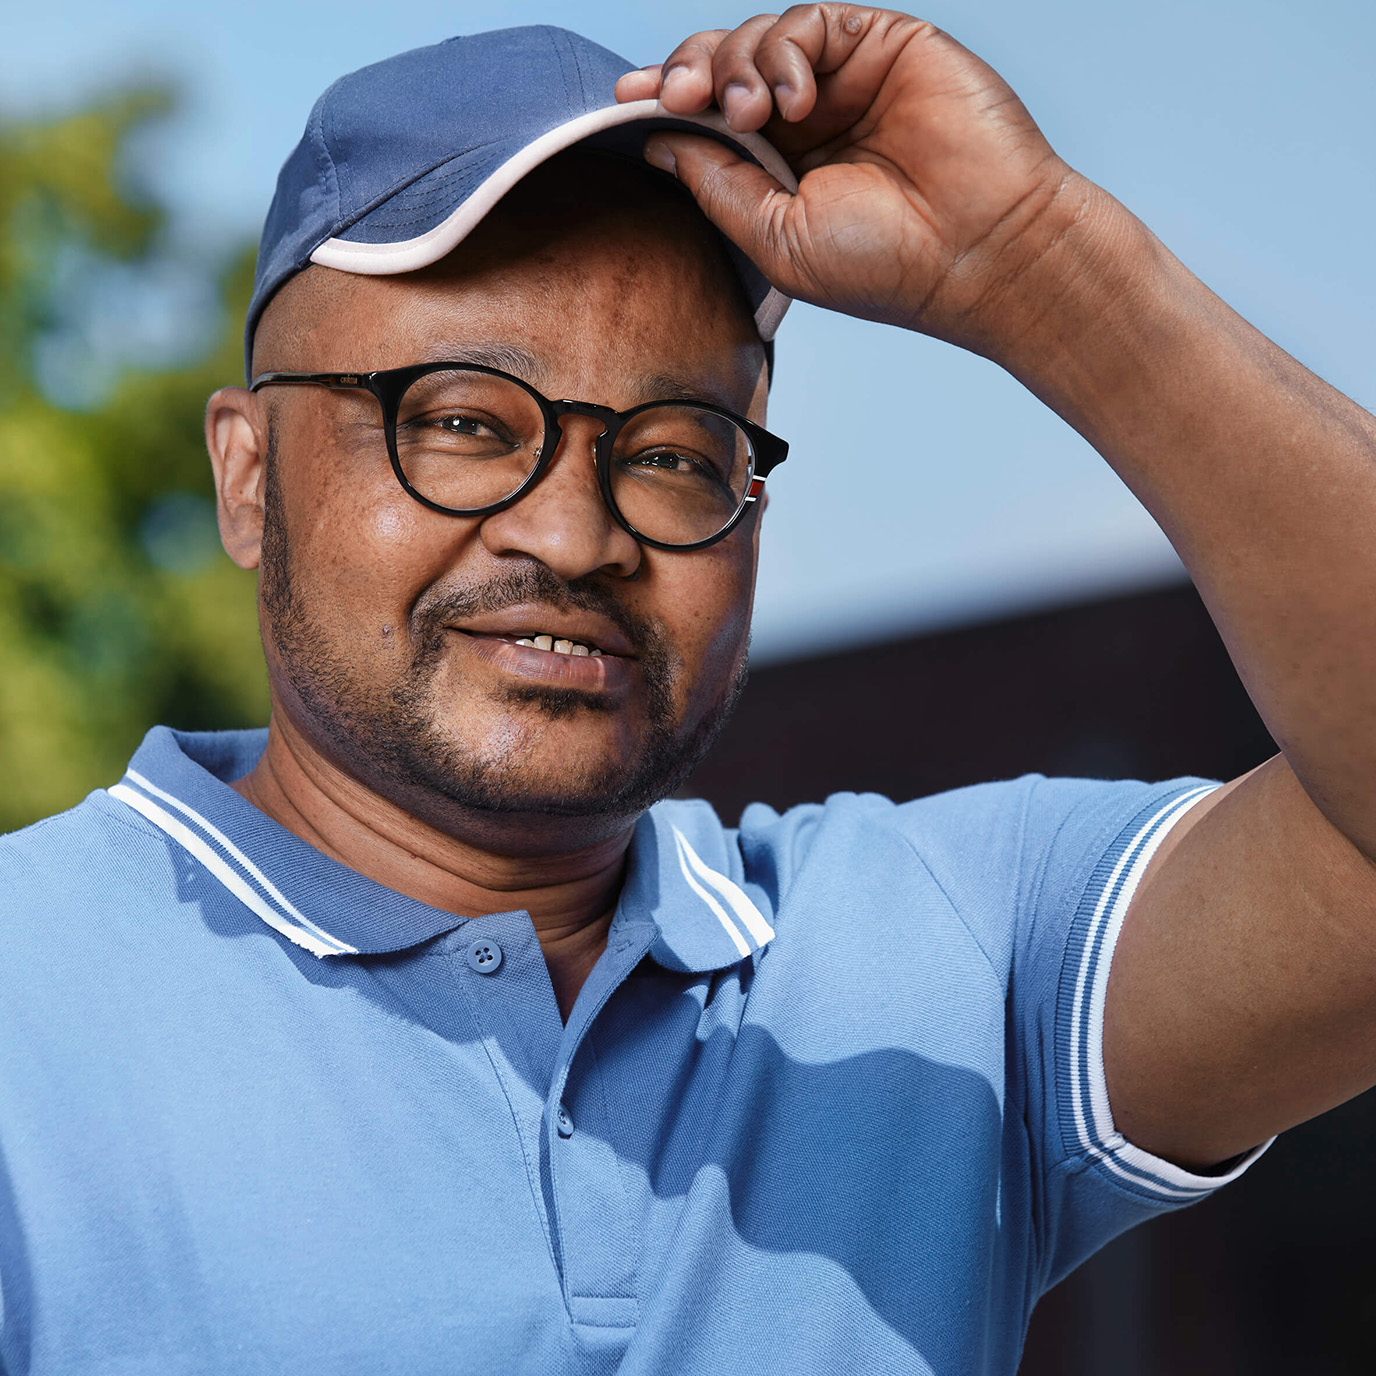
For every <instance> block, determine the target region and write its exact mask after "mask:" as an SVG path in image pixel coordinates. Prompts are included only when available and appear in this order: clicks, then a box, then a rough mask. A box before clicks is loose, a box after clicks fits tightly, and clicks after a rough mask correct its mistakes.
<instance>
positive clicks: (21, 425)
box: [0, 92, 267, 831]
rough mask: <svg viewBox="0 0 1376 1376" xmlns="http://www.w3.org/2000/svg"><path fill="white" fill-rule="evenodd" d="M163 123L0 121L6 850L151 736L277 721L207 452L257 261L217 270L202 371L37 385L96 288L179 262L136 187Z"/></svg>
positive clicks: (158, 105)
mask: <svg viewBox="0 0 1376 1376" xmlns="http://www.w3.org/2000/svg"><path fill="white" fill-rule="evenodd" d="M168 108H169V102H168V100H167V98H166V96H165V95H162V94H160V93H157V92H138V93H131V94H125V95H121V96H119V97H115V98H111V99H108V100H105V101H103V102H101V103H100V104H98V105H97V106H94V107H92V108H90V109H87V110H83V111H81V112H79V113H76V114H73V115H69V116H66V117H63V118H59V119H52V120H45V121H28V122H19V121H11V122H0V831H3V830H6V829H9V828H13V827H16V826H20V825H23V824H25V823H27V822H29V821H32V820H34V819H36V818H38V817H41V816H44V815H46V814H48V813H51V812H54V811H57V810H60V809H61V808H64V807H67V806H70V805H71V804H73V803H75V802H77V801H78V800H79V799H80V798H81V797H82V796H83V795H84V794H85V793H86V792H88V791H89V790H90V789H92V788H96V787H100V786H102V785H104V784H107V783H110V782H112V781H113V780H114V779H115V778H117V777H118V776H119V774H120V772H121V770H122V767H123V764H124V762H125V761H126V760H127V758H128V756H129V754H130V753H131V752H132V750H133V748H134V747H135V746H136V745H137V744H138V741H139V739H140V737H141V735H142V733H143V732H144V731H145V730H146V729H147V728H148V727H149V726H150V725H151V724H153V723H155V722H159V721H161V722H168V723H170V724H173V725H177V726H183V727H189V728H214V727H223V726H238V725H248V724H258V723H261V722H263V721H264V720H266V711H267V695H266V686H265V682H264V675H263V669H262V660H261V654H260V651H259V647H258V639H257V627H256V622H255V616H254V587H253V579H252V577H251V576H250V575H248V574H245V573H243V572H242V571H240V570H239V569H237V568H235V567H234V565H233V564H231V563H230V561H229V560H228V559H227V558H226V557H225V555H224V554H223V552H221V551H220V549H219V544H218V539H217V536H216V533H215V521H214V501H213V492H212V486H211V481H210V472H209V466H208V463H207V460H206V457H205V449H204V445H203V442H202V438H201V417H202V413H203V409H204V405H205V399H206V397H207V396H208V395H209V393H210V392H211V391H213V390H214V388H215V387H216V386H219V385H221V384H222V383H224V382H225V381H228V380H234V379H235V378H237V377H238V376H239V373H240V369H241V362H240V353H239V330H240V327H241V322H242V320H243V308H244V305H245V303H246V302H247V299H248V294H249V288H250V283H251V275H252V258H251V255H250V254H248V253H243V254H240V255H239V256H238V257H237V258H236V259H235V260H234V261H233V262H232V263H230V264H229V265H228V266H223V265H222V266H221V268H220V271H219V280H218V296H219V301H220V311H221V319H220V321H219V322H217V323H218V327H219V334H220V339H219V342H218V344H216V345H215V346H214V347H213V348H211V349H209V350H208V351H207V352H206V353H205V356H204V357H200V358H197V359H195V360H192V361H190V362H188V363H186V364H185V365H184V366H178V367H175V368H171V369H166V370H153V369H149V368H146V367H145V368H139V367H133V366H129V367H125V368H123V369H122V370H121V371H120V372H119V373H118V375H117V376H116V377H115V378H114V379H113V380H112V381H111V382H110V383H109V385H108V386H106V387H105V388H104V389H103V390H102V391H101V393H100V395H99V396H98V398H97V399H96V400H94V401H91V402H90V403H89V404H82V405H73V404H70V403H68V404H64V403H63V402H62V401H61V400H60V398H55V397H54V395H53V388H52V387H51V385H49V386H47V387H46V388H45V387H44V386H40V382H39V379H40V374H41V372H42V369H41V367H40V362H41V358H42V350H43V348H44V345H45V343H50V342H51V341H52V340H53V339H54V337H55V336H57V335H59V334H60V333H61V332H62V331H63V330H67V331H73V330H75V331H78V332H79V330H80V329H81V326H82V316H81V310H82V295H83V292H85V291H87V290H88V289H89V288H90V286H91V284H92V283H93V282H94V281H96V280H97V279H98V277H99V274H100V273H102V272H109V271H111V270H112V269H114V268H116V267H122V268H123V270H125V271H130V270H132V271H134V272H139V271H145V270H147V271H149V272H151V271H153V270H154V269H156V267H157V265H158V261H159V255H160V254H164V253H166V251H167V250H166V248H165V247H164V245H165V235H163V234H162V233H161V232H160V231H162V229H163V227H164V223H165V218H166V211H165V208H164V207H161V206H159V205H157V204H154V203H152V202H151V201H150V200H149V199H148V198H147V197H144V196H140V195H139V194H137V193H136V192H135V191H134V190H132V189H131V188H130V186H129V185H128V183H127V180H126V179H125V177H124V176H123V175H122V167H123V163H124V157H125V154H126V151H127V149H128V146H129V141H130V139H131V137H132V136H133V135H134V134H135V133H136V132H137V131H138V130H139V129H140V128H141V127H142V126H143V125H145V124H146V123H147V122H148V121H149V120H152V119H155V118H160V117H162V116H163V115H164V114H165V113H166V111H167V110H168ZM208 270H209V271H214V269H208Z"/></svg>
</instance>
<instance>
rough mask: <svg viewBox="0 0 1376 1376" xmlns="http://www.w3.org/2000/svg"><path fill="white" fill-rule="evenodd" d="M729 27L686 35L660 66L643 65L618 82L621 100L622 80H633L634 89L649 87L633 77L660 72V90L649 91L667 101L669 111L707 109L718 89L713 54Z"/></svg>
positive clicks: (650, 93)
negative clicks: (714, 78)
mask: <svg viewBox="0 0 1376 1376" xmlns="http://www.w3.org/2000/svg"><path fill="white" fill-rule="evenodd" d="M727 33H728V30H726V29H708V30H705V31H704V32H702V33H695V34H693V36H692V37H691V38H685V39H684V40H683V42H682V43H680V44H679V45H678V47H677V48H675V49H674V50H673V52H671V53H670V54H669V56H668V57H667V58H665V59H664V62H663V63H662V64H661V65H660V67H659V68H658V69H656V68H653V67H646V68H643V69H642V70H641V71H639V72H628V73H627V74H626V75H625V76H623V77H622V78H621V82H618V84H617V99H618V100H624V99H627V97H624V96H622V95H621V85H622V83H628V82H632V84H633V87H634V89H636V90H642V89H645V87H646V83H644V82H642V81H635V82H633V80H632V79H633V78H638V77H644V76H645V75H646V74H648V73H653V72H656V71H657V81H656V86H657V89H654V90H649V91H647V94H648V95H656V96H658V97H659V99H660V100H661V101H662V102H663V104H664V108H665V109H666V110H672V111H673V112H674V114H676V115H696V114H700V113H701V112H702V111H703V110H705V109H706V108H707V107H708V106H709V105H710V104H711V103H712V101H713V98H714V96H715V91H714V90H713V87H712V54H713V53H714V52H716V50H717V45H718V44H719V43H720V42H721V41H722V39H723V38H725V37H726V36H727Z"/></svg>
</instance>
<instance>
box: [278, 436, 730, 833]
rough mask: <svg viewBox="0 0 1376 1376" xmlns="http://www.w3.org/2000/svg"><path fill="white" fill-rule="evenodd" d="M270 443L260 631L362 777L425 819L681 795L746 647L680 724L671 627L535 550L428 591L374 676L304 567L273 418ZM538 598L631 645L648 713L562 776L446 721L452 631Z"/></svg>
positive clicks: (549, 696)
mask: <svg viewBox="0 0 1376 1376" xmlns="http://www.w3.org/2000/svg"><path fill="white" fill-rule="evenodd" d="M268 441H269V442H268V452H267V456H266V464H265V468H266V472H265V476H264V495H263V542H262V556H261V560H260V565H259V598H260V602H261V606H262V614H263V621H264V639H265V640H268V639H269V638H270V640H271V646H272V649H273V650H275V652H276V659H277V663H278V666H279V669H280V671H281V672H282V673H283V675H284V676H285V678H286V680H287V682H288V683H289V684H290V685H291V688H292V690H293V692H294V693H295V695H296V697H297V699H298V701H299V703H300V705H301V708H302V710H303V711H304V712H305V713H306V715H307V716H308V718H309V720H310V725H311V728H312V730H313V732H314V733H315V734H316V735H317V736H318V737H319V738H320V739H321V742H322V744H324V745H326V746H327V747H329V748H330V750H331V753H332V754H334V755H335V756H336V757H337V759H338V760H339V761H340V762H341V763H343V764H345V766H346V768H348V769H349V772H351V773H355V774H357V773H359V770H358V768H357V766H358V765H363V766H364V768H365V769H366V772H367V774H368V775H369V776H370V777H367V778H364V779H362V780H361V781H362V782H364V783H366V784H368V785H369V786H370V787H375V788H377V791H380V792H382V793H384V795H390V796H392V798H393V801H396V802H399V803H401V804H402V805H403V806H405V807H406V808H407V809H408V810H410V811H412V812H414V813H417V814H418V815H420V814H430V816H438V815H440V814H442V813H443V812H446V811H448V810H449V807H453V806H458V807H460V808H463V809H466V810H471V811H477V812H483V813H526V814H537V815H544V816H549V817H588V818H592V817H608V818H620V817H628V816H633V815H637V814H639V813H641V812H643V811H645V809H646V808H648V807H650V806H651V805H652V804H653V803H656V802H658V801H659V800H660V799H661V798H666V797H668V796H669V795H670V794H672V793H674V792H675V791H676V790H677V789H678V788H679V787H680V786H681V785H682V784H683V783H684V781H685V780H686V779H687V778H688V776H689V775H690V774H691V773H692V772H693V770H694V769H695V768H696V767H697V765H698V764H699V763H700V762H701V760H702V758H703V756H704V755H706V754H707V752H708V751H709V750H710V749H711V747H712V744H713V742H714V741H715V740H716V738H717V736H718V735H719V734H720V732H721V729H722V727H723V726H725V724H726V722H727V720H728V718H729V717H730V715H731V713H732V711H733V710H734V708H735V706H736V703H737V701H738V700H739V698H740V694H741V691H742V689H743V688H744V687H745V681H746V672H747V670H746V657H745V655H742V656H741V660H740V664H739V666H738V668H737V670H736V672H735V674H734V675H733V677H732V679H731V681H730V682H729V683H728V684H727V685H726V686H725V687H724V688H723V689H722V690H721V691H720V692H719V693H718V694H717V696H716V698H715V699H714V700H713V701H712V702H710V704H709V706H708V707H707V709H706V710H705V711H703V712H702V713H701V714H700V715H699V716H698V718H697V719H696V720H695V721H688V722H682V721H679V720H678V717H677V715H676V713H675V710H674V700H675V696H676V695H675V688H676V687H677V685H678V682H679V680H680V679H681V678H682V677H683V673H684V670H683V668H682V664H681V660H680V659H679V657H678V656H676V655H675V654H674V653H673V652H672V649H671V647H670V644H669V642H668V640H667V638H666V636H665V635H664V633H663V631H662V630H661V629H660V628H659V627H658V626H657V625H655V624H654V623H653V622H652V621H649V620H647V619H645V618H642V617H638V616H635V615H633V614H632V613H631V612H629V611H628V610H627V609H626V608H625V607H624V606H622V605H621V603H620V602H619V601H618V600H617V599H616V597H615V595H614V594H613V593H612V591H611V590H610V589H609V588H608V587H607V586H606V585H605V584H604V583H603V582H601V581H597V580H594V579H590V578H582V579H576V580H572V581H565V580H564V579H561V578H560V577H559V576H558V575H556V574H555V573H553V572H552V571H551V570H550V569H549V568H548V567H547V566H546V565H544V564H541V563H539V562H538V561H536V560H534V559H531V560H529V561H526V562H523V563H521V564H519V565H517V566H515V567H513V568H512V569H511V570H509V571H508V572H507V573H505V574H503V575H502V576H501V577H499V578H494V579H489V580H487V581H484V582H483V583H481V584H478V585H469V586H465V587H462V588H454V587H443V586H439V585H437V586H435V587H432V588H430V589H428V590H427V591H426V592H425V593H423V594H422V595H421V597H420V598H419V599H418V600H417V602H416V603H415V605H414V606H413V607H412V609H411V611H410V612H409V614H408V623H409V624H408V627H407V629H408V630H409V632H410V635H409V637H408V638H407V641H406V643H407V644H408V645H410V646H412V647H413V648H412V649H411V652H410V656H409V662H408V663H407V664H406V665H405V666H404V669H403V671H402V672H401V674H400V675H399V676H398V677H397V678H396V679H395V681H394V682H392V683H391V684H390V686H382V687H379V686H378V685H376V684H374V683H371V682H369V681H368V680H367V679H366V678H365V677H364V676H363V675H360V674H359V673H358V671H357V669H356V667H355V665H354V663H353V662H352V660H351V659H350V658H349V657H348V655H347V651H346V650H344V649H342V648H341V647H340V646H338V645H336V644H335V643H333V642H332V641H331V640H330V638H329V636H328V635H327V633H326V631H325V629H324V626H323V624H322V622H321V620H320V618H319V617H317V616H316V615H314V614H313V612H312V610H311V607H310V605H309V600H308V598H307V597H306V596H305V594H304V593H303V590H302V589H301V587H300V585H299V581H298V580H297V578H296V576H295V572H294V568H293V563H292V558H291V547H290V542H289V539H288V536H287V531H286V527H285V522H284V517H283V510H282V501H281V491H280V488H279V485H278V481H277V478H276V457H277V456H276V435H275V433H273V428H272V427H269V437H268ZM532 602H534V603H540V604H544V605H547V606H549V607H551V608H554V609H556V610H582V611H590V612H595V613H597V614H598V615H600V616H603V617H606V618H607V619H608V620H609V621H611V622H612V623H613V624H614V625H616V626H617V628H618V629H619V630H621V631H622V632H623V633H624V634H625V635H626V636H627V638H628V639H629V640H630V643H631V644H632V645H634V646H636V649H637V660H638V664H639V667H640V671H641V675H642V679H643V682H644V687H645V709H646V710H645V727H644V730H643V732H642V734H641V738H640V742H639V749H638V750H637V751H636V752H635V754H634V755H633V756H632V757H631V758H602V759H597V760H586V761H580V762H577V763H576V765H575V766H574V768H573V769H572V770H569V769H568V768H567V766H566V768H565V770H564V772H563V773H562V775H561V776H560V777H559V778H558V779H557V780H556V779H555V778H553V777H551V774H550V771H548V770H544V771H542V770H541V769H540V768H539V766H538V764H536V763H535V762H534V759H535V757H538V753H539V752H538V745H537V746H536V747H535V748H534V749H518V750H512V749H510V748H508V749H507V752H506V753H505V754H503V753H502V747H501V744H500V742H492V743H491V746H492V748H491V749H489V750H486V751H485V750H482V749H480V748H475V747H474V746H472V745H467V746H466V745H464V744H463V743H462V742H460V741H458V740H456V739H455V738H454V737H453V736H452V735H450V734H449V733H448V732H447V731H446V730H445V729H444V728H443V726H442V725H441V722H442V720H443V717H444V706H445V701H446V698H445V695H444V694H443V693H442V691H441V688H440V679H441V673H442V669H443V664H444V659H445V654H446V649H447V648H448V645H449V642H450V639H451V637H452V636H453V635H454V632H453V631H452V630H451V629H449V628H450V627H452V626H453V625H454V624H455V623H456V622H459V621H462V620H465V619H467V618H471V617H475V616H482V615H487V614H490V613H493V612H499V611H502V610H504V609H505V608H507V607H511V606H515V605H517V604H520V603H532ZM489 700H491V698H490V697H489ZM497 700H498V701H500V702H503V703H505V704H507V705H509V706H510V707H512V708H514V709H516V710H518V711H520V710H524V711H526V712H529V713H534V714H536V716H537V717H540V718H543V719H544V720H545V721H559V720H563V719H568V718H572V717H574V716H576V715H577V714H579V713H584V712H586V713H594V714H597V713H606V712H609V711H615V710H618V709H617V708H616V707H615V706H614V705H613V704H611V703H609V702H608V701H607V700H606V699H605V698H603V697H601V696H600V695H598V694H595V693H586V692H582V691H580V690H577V689H559V688H550V687H541V686H539V685H531V684H513V685H512V686H510V687H507V688H505V689H502V690H501V691H500V692H499V694H498V695H497ZM437 804H439V805H440V806H438V807H437V806H436V805H437ZM445 804H447V805H449V807H445V806H443V805H445ZM427 820H429V818H427Z"/></svg>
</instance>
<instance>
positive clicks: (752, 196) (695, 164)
mask: <svg viewBox="0 0 1376 1376" xmlns="http://www.w3.org/2000/svg"><path fill="white" fill-rule="evenodd" d="M645 159H646V161H647V162H650V163H653V164H654V166H656V167H658V168H661V169H662V170H664V171H665V172H672V173H673V174H674V175H675V176H676V177H677V178H678V179H679V181H680V182H682V183H683V185H684V186H686V187H687V188H688V190H689V191H690V192H692V194H693V198H694V199H695V200H696V201H697V203H698V205H699V206H700V207H701V208H702V212H703V214H705V215H706V216H707V218H708V219H709V220H711V221H712V223H713V224H714V225H716V227H717V228H718V229H719V230H721V232H722V233H723V234H725V235H726V237H727V238H728V239H730V240H731V241H732V242H733V243H735V244H737V245H739V246H740V247H741V248H742V249H743V250H744V251H745V252H746V254H747V255H748V256H749V257H750V258H751V260H752V261H753V262H754V263H755V265H756V266H757V267H758V268H759V269H760V271H761V272H763V273H764V274H765V276H766V277H768V278H769V279H770V281H772V282H773V283H774V285H775V286H777V287H779V288H780V289H781V290H783V291H788V290H789V285H790V282H789V281H788V280H787V279H789V277H790V266H791V265H790V264H789V262H788V260H787V258H786V256H785V255H783V254H782V253H781V252H780V232H779V227H780V225H781V224H782V223H783V220H784V216H785V214H786V212H787V209H788V205H789V203H790V202H791V201H792V200H793V196H792V194H791V193H790V192H789V191H787V190H786V189H785V188H784V187H782V186H781V185H780V184H779V183H778V182H777V181H775V180H774V178H773V177H771V176H770V175H769V173H768V172H766V171H765V170H764V168H762V167H760V166H758V165H757V164H756V163H753V162H750V161H749V160H748V159H746V158H742V157H741V156H740V155H739V154H737V153H735V152H734V151H733V150H731V149H730V148H728V147H726V145H725V144H723V143H720V142H718V141H717V140H716V139H709V138H702V137H699V136H698V135H695V134H654V135H652V136H651V137H650V138H649V139H647V140H646V142H645Z"/></svg>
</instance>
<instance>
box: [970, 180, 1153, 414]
mask: <svg viewBox="0 0 1376 1376" xmlns="http://www.w3.org/2000/svg"><path fill="white" fill-rule="evenodd" d="M1063 173H1064V175H1063V176H1062V177H1061V178H1060V179H1059V181H1058V182H1056V184H1055V185H1054V186H1052V187H1050V188H1048V189H1047V190H1046V191H1045V192H1044V193H1043V194H1042V196H1041V197H1039V198H1037V201H1036V203H1035V204H1033V205H1031V206H1029V207H1028V208H1027V210H1026V211H1025V215H1026V218H1025V221H1024V223H1023V224H1022V225H1021V226H1018V227H1017V229H1016V232H1015V233H1013V234H1010V235H1007V236H1005V239H1004V242H1003V243H1001V244H991V245H989V246H988V247H987V249H986V250H984V251H983V253H982V256H985V258H986V261H985V263H984V264H983V265H982V266H975V265H973V264H972V265H971V268H970V269H968V270H967V275H968V278H969V280H968V282H967V284H966V295H967V304H965V305H964V307H963V308H962V309H961V311H960V318H961V322H962V326H963V328H962V329H961V330H960V331H959V334H958V335H957V336H956V337H954V338H953V340H952V342H954V343H958V344H961V345H963V346H964V347H965V348H969V349H972V350H973V351H974V352H976V353H979V354H982V355H983V356H984V357H986V358H989V359H990V360H991V361H993V362H995V363H998V364H999V365H1000V366H1001V367H1003V368H1005V369H1007V370H1008V371H1009V372H1010V373H1012V374H1013V375H1014V376H1015V377H1017V378H1018V379H1019V381H1021V382H1023V383H1024V385H1026V386H1027V387H1029V388H1030V389H1031V390H1032V391H1033V392H1035V393H1036V394H1037V395H1039V396H1040V397H1042V399H1043V400H1045V401H1047V402H1048V403H1049V404H1050V405H1052V406H1053V407H1054V408H1055V409H1056V410H1058V411H1061V412H1062V413H1063V414H1064V413H1065V409H1066V407H1067V406H1069V407H1070V408H1071V409H1074V397H1073V394H1074V393H1076V392H1078V391H1079V390H1080V389H1081V386H1082V385H1088V386H1091V387H1093V386H1094V383H1093V381H1092V379H1091V375H1092V374H1097V373H1100V372H1103V373H1106V374H1111V373H1112V372H1114V371H1115V370H1116V368H1118V367H1119V366H1128V365H1130V362H1131V357H1132V355H1133V354H1134V353H1136V346H1137V344H1138V343H1140V341H1138V340H1136V339H1135V335H1136V334H1137V332H1138V331H1139V330H1141V329H1143V328H1146V329H1148V330H1149V329H1150V328H1151V327H1150V324H1149V321H1148V318H1147V317H1148V316H1149V315H1150V310H1149V308H1148V302H1149V299H1150V298H1151V296H1152V293H1153V291H1154V290H1155V289H1156V286H1158V285H1160V277H1161V273H1162V269H1163V267H1164V262H1163V259H1168V258H1169V255H1165V254H1162V252H1161V246H1160V244H1159V243H1158V242H1157V240H1156V239H1155V237H1154V236H1153V235H1152V234H1151V233H1150V231H1149V230H1147V228H1146V227H1145V226H1144V225H1143V224H1142V223H1141V222H1140V221H1139V220H1138V219H1137V218H1136V217H1135V216H1134V215H1132V214H1131V213H1130V212H1129V211H1128V210H1127V209H1126V208H1125V207H1124V206H1123V205H1122V204H1121V203H1120V202H1118V201H1117V200H1115V199H1114V197H1113V196H1111V195H1110V194H1109V193H1108V192H1107V191H1105V190H1104V189H1103V188H1102V187H1100V186H1097V185H1096V184H1095V183H1093V182H1091V181H1089V180H1088V178H1086V177H1083V176H1081V175H1080V174H1079V173H1077V172H1074V171H1072V170H1071V169H1069V168H1064V169H1063ZM1103 381H1107V378H1104V379H1103Z"/></svg>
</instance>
